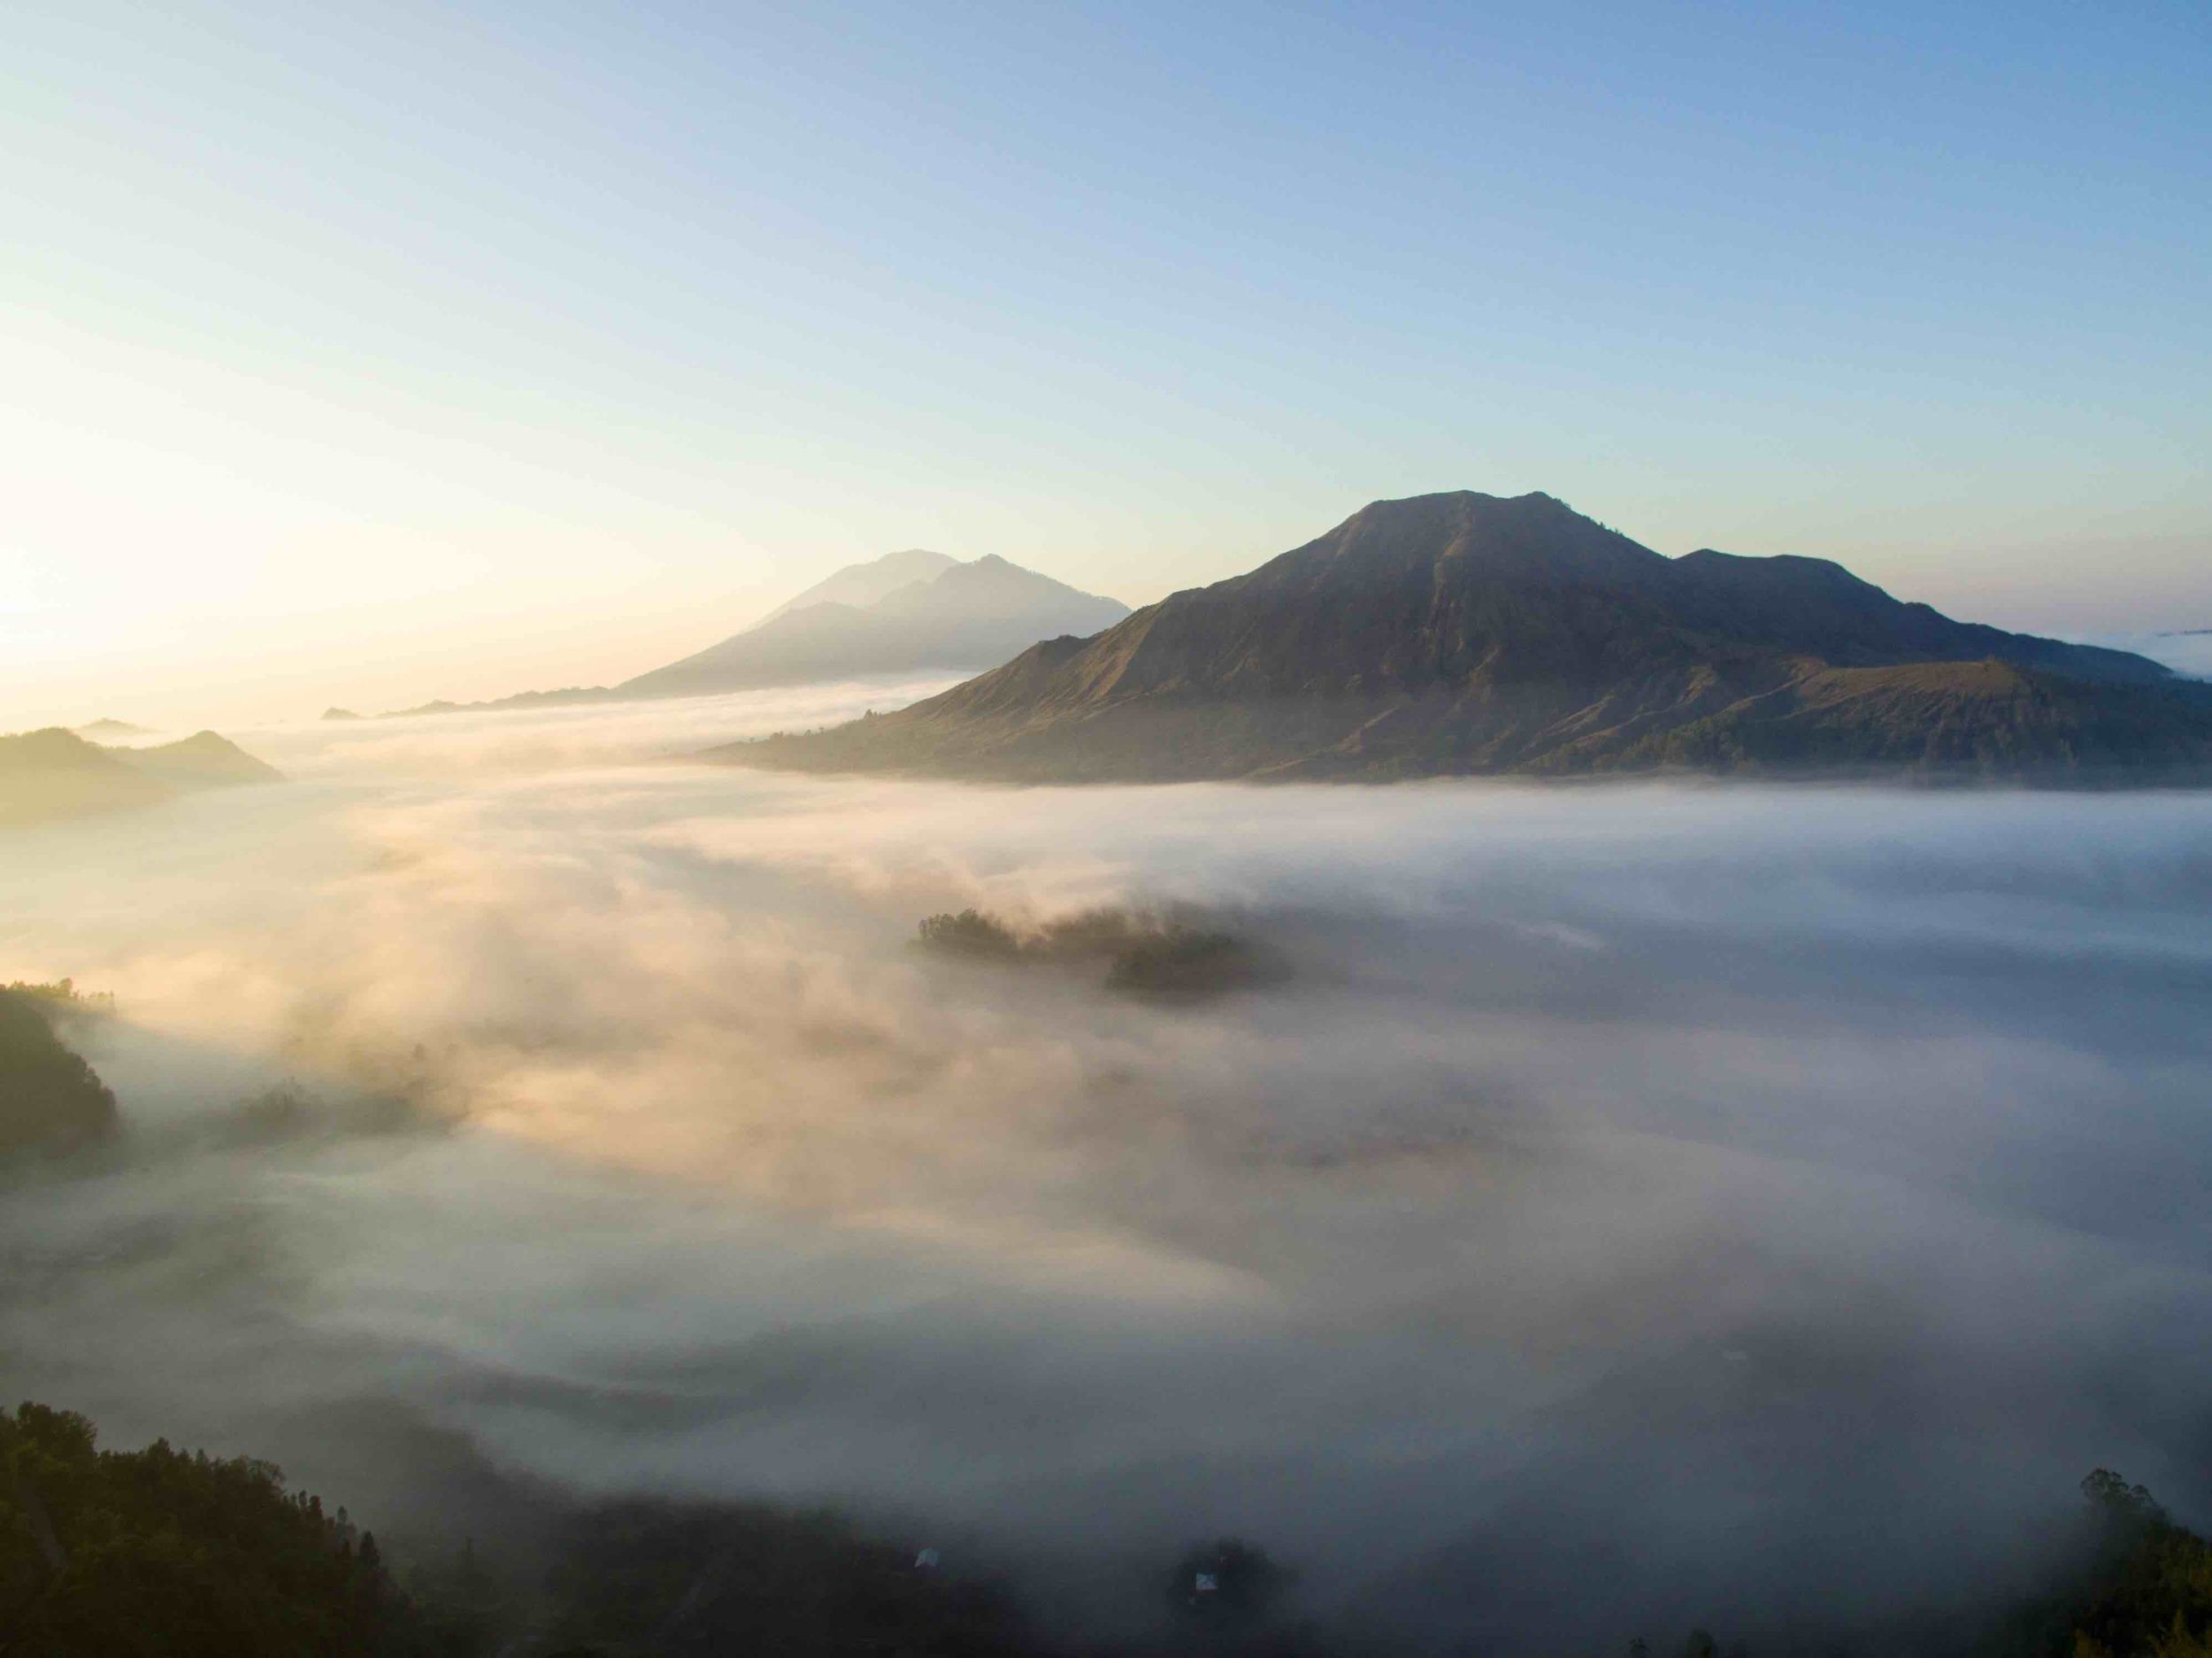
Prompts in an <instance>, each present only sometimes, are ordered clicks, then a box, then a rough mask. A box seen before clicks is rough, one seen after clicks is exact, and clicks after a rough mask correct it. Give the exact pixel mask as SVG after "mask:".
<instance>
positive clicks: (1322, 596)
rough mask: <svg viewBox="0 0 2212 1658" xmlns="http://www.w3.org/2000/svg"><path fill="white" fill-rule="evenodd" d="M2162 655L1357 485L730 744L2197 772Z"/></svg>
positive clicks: (1329, 772) (1520, 762)
mask: <svg viewBox="0 0 2212 1658" xmlns="http://www.w3.org/2000/svg"><path fill="white" fill-rule="evenodd" d="M1070 631H1072V630H1070ZM1992 664H2003V665H2002V668H2001V671H1997V670H1993V667H1992ZM2169 678H2170V677H2169V676H2168V675H2167V674H2166V673H2165V672H2163V671H2162V670H2161V669H2160V668H2158V667H2157V666H2156V665H2155V664H2152V663H2150V662H2148V661H2147V660H2145V659H2143V658H2141V657H2137V656H2128V655H2126V654H2125V653H2124V652H2118V651H2109V650H2099V649H2089V648H2086V647H2083V646H2077V645H2069V644H2063V643H2061V642H2060V641H2055V640H2047V639H2036V638H2032V637H2029V636H2026V635H2022V634H2015V633H2003V632H2001V631H2000V630H1998V629H1995V628H1990V627H1979V626H1972V625H1970V624H1966V623H1961V622H1955V621H1953V620H1952V619H1951V618H1948V617H1946V616H1943V615H1941V614H1940V613H1939V612H1938V611H1936V610H1932V609H1930V608H1929V607H1928V606H1926V605H1924V604H1908V603H1901V602H1899V601H1898V600H1896V599H1893V598H1892V597H1891V596H1890V595H1888V594H1886V593H1885V592H1883V591H1882V589H1881V588H1879V587H1875V586H1874V585H1872V584H1871V583H1870V582H1865V581H1862V580H1859V579H1858V578H1857V577H1856V576H1854V575H1853V574H1852V573H1851V572H1849V571H1847V570H1846V569H1844V568H1843V567H1842V566H1841V565H1839V564H1832V563H1830V562H1828V561H1827V560H1824V559H1816V558H1796V557H1779V558H1746V557H1734V556H1732V555H1729V554H1724V553H1718V552H1714V551H1711V550H1710V549H1707V550H1704V551H1701V552H1699V553H1696V554H1693V555H1691V556H1690V557H1686V558H1681V559H1669V558H1666V557H1662V556H1661V555H1659V554H1658V553H1655V552H1654V551H1653V550H1652V549H1650V548H1648V547H1645V546H1642V545H1640V543H1638V542H1636V541H1632V540H1630V539H1629V538H1628V537H1627V536H1625V535H1623V534H1621V533H1619V532H1618V531H1617V530H1614V529H1611V528H1609V527H1608V526H1605V525H1603V524H1601V523H1599V522H1597V521H1596V520H1595V519H1593V518H1587V517H1586V516H1585V515H1583V514H1582V513H1579V512H1577V511H1576V510H1574V509H1573V508H1571V507H1570V506H1569V505H1567V504H1566V503H1564V502H1563V501H1561V500H1559V499H1557V498H1556V497H1555V496H1553V495H1545V494H1541V493H1530V494H1527V495H1484V494H1481V493H1479V492H1477V491H1474V490H1455V491H1451V492H1448V493H1443V494H1438V495H1413V496H1408V497H1405V498H1403V499H1399V500H1386V501H1376V502H1371V503H1369V504H1368V505H1366V506H1364V507H1363V508H1361V509H1360V510H1358V511H1357V512H1355V513H1354V514H1353V515H1352V516H1351V517H1350V518H1347V519H1345V520H1344V521H1343V522H1342V523H1340V524H1339V525H1337V526H1335V527H1334V528H1333V529H1331V530H1330V531H1328V532H1327V533H1325V534H1323V535H1320V536H1318V537H1317V538H1316V539H1314V540H1313V541H1309V542H1307V543H1305V544H1304V545H1303V546H1302V547H1296V548H1293V549H1291V550H1290V551H1288V552H1286V553H1284V554H1282V555H1281V556H1279V557H1276V558H1273V559H1271V560H1269V561H1268V562H1267V563H1266V564H1262V565H1261V566H1259V567H1258V568H1257V569H1256V570H1253V571H1251V572H1248V573H1246V574H1244V575H1241V576H1233V577H1231V578H1230V579H1228V580H1225V581H1217V582H1216V583H1214V584H1213V585H1212V586H1210V587H1195V588H1191V589H1188V590H1187V591H1184V592H1181V593H1177V594H1174V595H1171V596H1169V597H1168V598H1166V599H1164V600H1162V601H1161V602H1160V603H1157V604H1155V605H1152V606H1150V607H1148V609H1145V610H1140V611H1138V612H1136V613H1135V614H1134V615H1133V616H1131V617H1129V618H1127V619H1126V620H1125V621H1123V622H1121V623H1120V624H1118V626H1113V627H1110V628H1108V629H1107V630H1106V631H1104V632H1103V633H1099V634H1098V635H1097V637H1095V638H1093V639H1087V640H1054V641H1050V642H1048V643H1045V644H1041V645H1037V646H1034V647H1033V648H1032V649H1029V650H1028V651H1026V652H1025V653H1023V654H1021V655H1020V656H1017V657H1016V658H1015V659H1014V660H1012V661H1010V662H1009V663H1008V664H1006V665H1005V666H1003V667H1001V668H999V669H997V670H995V671H994V672H990V673H987V674H985V675H983V676H982V677H980V678H979V679H971V680H969V681H967V682H966V683H965V684H963V685H960V686H956V687H954V688H953V689H951V690H950V691H948V692H946V693H944V694H943V695H941V696H937V697H933V698H931V699H930V700H928V701H926V702H920V703H917V704H916V705H915V706H914V707H913V708H911V709H908V710H902V711H901V712H899V713H896V714H893V715H890V716H887V717H885V718H878V719H874V720H871V721H868V722H865V724H864V725H856V726H846V727H841V728H840V729H838V730H836V731H831V732H825V733H818V734H816V735H811V736H807V737H802V738H795V739H787V740H785V741H780V742H771V743H767V744H764V745H755V746H751V747H749V748H742V749H739V750H733V751H732V757H733V758H749V759H759V760H762V761H764V762H766V763H768V764H791V765H797V766H802V767H806V768H809V769H844V768H856V769H864V770H873V769H880V768H890V769H896V770H923V771H941V772H950V773H954V774H961V775H982V776H994V777H1007V778H1018V779H1031V780H1045V779H1055V780H1090V779H1097V780H1108V779H1119V780H1133V779H1165V778H1207V777H1213V778H1221V777H1282V776H1361V777H1401V776H1419V775H1425V774H1433V773H1439V772H1442V773H1451V772H1496V771H1552V772H1562V771H1597V770H1632V769H1649V768H1655V767H1661V766H1677V765H1687V766H1696V767H1700V768H1703V769H1712V770H1729V769H1740V768H1750V767H1766V766H1774V765H1780V764H1801V765H1806V766H1812V767H1822V766H1826V767H1834V768H1853V767H1857V768H1882V767H1889V768H1904V769H1909V768H1913V767H1920V766H1935V765H1943V766H1967V767H1974V768H1979V769H1980V770H1981V771H1983V772H1984V774H1986V775H2008V776H2023V775H2030V774H2034V775H2075V774H2087V772H2088V771H2090V770H2091V769H2093V768H2095V767H2100V766H2130V767H2155V768H2159V769H2160V770H2161V771H2162V774H2164V775H2176V776H2178V775H2189V776H2195V775H2197V774H2199V773H2200V772H2206V771H2212V701H2207V700H2206V699H2204V698H2201V697H2199V696H2198V695H2196V694H2195V693H2194V692H2193V691H2188V690H2182V691H2176V690H2174V689H2172V688H2170V684H2169Z"/></svg>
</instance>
